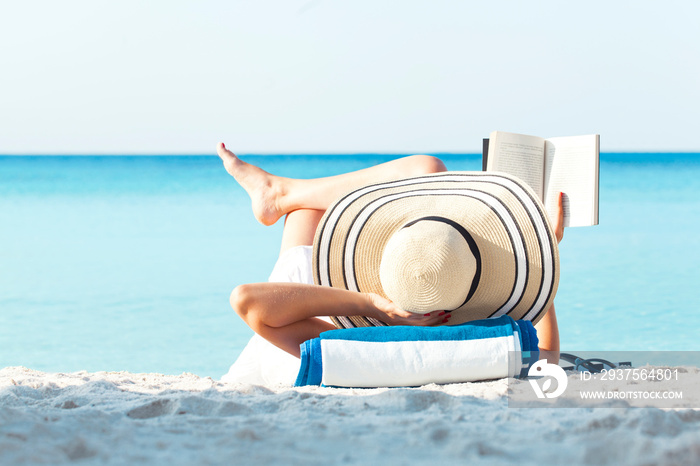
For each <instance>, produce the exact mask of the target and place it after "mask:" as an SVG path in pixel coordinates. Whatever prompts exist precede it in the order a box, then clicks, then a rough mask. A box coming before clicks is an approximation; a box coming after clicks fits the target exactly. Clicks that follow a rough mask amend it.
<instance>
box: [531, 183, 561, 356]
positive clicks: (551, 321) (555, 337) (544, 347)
mask: <svg viewBox="0 0 700 466" xmlns="http://www.w3.org/2000/svg"><path fill="white" fill-rule="evenodd" d="M563 198H564V193H559V202H558V205H557V207H558V209H557V211H558V215H557V218H556V219H554V225H553V227H554V235H555V236H556V237H557V242H561V240H562V238H564V206H563V204H562V201H563ZM535 329H536V330H537V338H538V339H539V340H540V342H539V348H540V359H546V360H547V362H549V363H550V364H559V326H558V325H557V314H556V313H555V312H554V304H552V306H551V307H550V308H549V309H548V310H547V313H546V314H545V315H544V317H542V319H541V320H540V321H539V322H537V325H535Z"/></svg>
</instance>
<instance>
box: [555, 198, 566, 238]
mask: <svg viewBox="0 0 700 466" xmlns="http://www.w3.org/2000/svg"><path fill="white" fill-rule="evenodd" d="M553 227H554V235H555V236H556V237H557V243H561V240H562V238H564V193H559V199H558V200H557V218H555V219H554V225H553Z"/></svg>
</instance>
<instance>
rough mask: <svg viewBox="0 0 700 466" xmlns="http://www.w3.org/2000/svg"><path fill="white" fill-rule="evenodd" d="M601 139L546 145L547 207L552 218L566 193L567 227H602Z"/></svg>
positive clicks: (568, 139) (594, 136) (575, 138)
mask: <svg viewBox="0 0 700 466" xmlns="http://www.w3.org/2000/svg"><path fill="white" fill-rule="evenodd" d="M599 152H600V151H599V137H598V135H597V134H592V135H588V136H572V137H563V138H550V139H548V140H547V142H546V144H545V180H544V184H545V190H544V191H545V192H544V196H545V197H544V205H545V208H546V209H547V213H548V214H549V217H550V218H554V217H555V216H556V213H557V198H558V196H559V193H560V192H563V193H564V226H567V227H569V226H571V227H576V226H590V225H597V224H598V165H599V163H598V160H599Z"/></svg>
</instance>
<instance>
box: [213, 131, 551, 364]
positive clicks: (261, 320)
mask: <svg viewBox="0 0 700 466" xmlns="http://www.w3.org/2000/svg"><path fill="white" fill-rule="evenodd" d="M217 153H218V155H219V157H221V159H222V161H223V164H224V167H225V168H226V171H227V172H228V173H229V174H230V175H232V176H233V177H234V178H235V179H236V181H237V182H238V183H239V184H240V185H241V186H242V187H243V188H244V189H245V190H246V192H247V193H248V195H249V196H250V198H251V201H252V210H253V214H254V215H255V218H256V219H257V220H258V221H259V222H260V223H262V224H263V225H272V224H274V223H275V222H277V221H278V220H279V219H280V218H281V217H282V216H286V219H285V224H284V230H283V234H282V241H281V250H280V257H279V260H278V263H277V265H276V266H275V270H274V271H273V274H272V276H271V277H270V282H268V283H254V284H245V285H239V286H237V287H236V288H235V289H234V290H233V292H232V293H231V299H230V301H231V306H232V307H233V309H234V310H235V311H236V312H237V313H238V315H239V316H240V317H241V318H242V319H243V320H244V321H245V322H246V323H247V324H248V326H250V328H251V329H252V330H253V331H255V333H256V334H257V335H260V336H261V337H263V338H264V339H265V340H267V341H268V342H270V343H272V344H273V345H275V346H276V347H278V348H281V349H282V350H284V351H286V352H287V353H289V354H291V355H294V356H296V357H297V358H298V357H299V345H300V344H301V343H302V342H304V341H306V340H309V339H312V338H315V337H318V335H319V334H320V333H321V332H324V331H326V330H332V329H335V328H336V326H335V325H333V323H331V322H329V321H328V320H327V319H324V318H323V316H366V317H368V318H372V319H376V320H378V321H380V322H383V323H386V324H388V325H423V326H428V325H441V324H449V323H450V319H451V317H452V314H451V313H450V312H445V311H444V310H442V309H434V310H431V311H430V312H424V313H420V314H419V313H415V312H408V311H405V310H403V309H401V308H399V307H398V306H397V305H396V304H394V303H393V302H391V301H390V300H388V299H386V298H384V297H382V296H380V295H378V294H375V293H361V292H356V291H349V290H344V289H339V288H331V287H326V286H316V285H313V283H314V281H313V277H312V273H311V246H312V244H313V242H314V235H315V234H316V230H317V227H318V225H319V221H320V220H321V218H322V217H323V215H324V213H325V211H326V209H328V208H329V207H330V206H331V205H332V204H333V203H334V202H335V201H336V200H337V199H338V198H339V197H340V196H342V195H344V194H346V193H348V192H349V191H352V190H354V189H357V188H361V187H364V186H369V185H375V184H377V183H383V182H387V181H390V180H400V179H405V178H410V177H416V176H420V175H426V174H434V173H441V172H445V171H446V170H447V169H446V168H445V165H444V164H443V162H442V161H441V160H439V159H438V158H435V157H432V156H426V155H414V156H410V157H405V158H401V159H396V160H392V161H390V162H386V163H383V164H380V165H376V166H373V167H370V168H366V169H362V170H359V171H355V172H350V173H345V174H341V175H336V176H330V177H326V178H317V179H292V178H284V177H279V176H275V175H272V174H270V173H268V172H266V171H264V170H262V169H261V168H259V167H256V166H254V165H251V164H248V163H246V162H244V161H242V160H240V159H239V158H238V157H236V155H235V154H233V153H232V152H231V151H229V150H228V149H226V147H225V146H224V144H223V143H220V144H219V145H218V147H217ZM552 223H553V225H552V228H553V231H554V234H555V235H556V241H557V242H558V241H561V239H562V236H563V233H564V227H563V210H562V206H561V196H560V200H559V215H558V217H557V218H555V219H553V222H552ZM555 246H556V245H555ZM283 282H287V283H283ZM552 298H553V296H552ZM319 317H321V318H319ZM535 328H536V329H537V333H538V337H539V347H540V350H541V352H542V357H546V358H547V359H548V360H549V361H550V362H558V358H559V332H558V327H557V319H556V314H555V311H554V305H553V304H552V305H551V306H549V308H548V309H547V312H546V313H544V316H543V317H541V319H540V320H539V322H538V323H537V324H536V327H535Z"/></svg>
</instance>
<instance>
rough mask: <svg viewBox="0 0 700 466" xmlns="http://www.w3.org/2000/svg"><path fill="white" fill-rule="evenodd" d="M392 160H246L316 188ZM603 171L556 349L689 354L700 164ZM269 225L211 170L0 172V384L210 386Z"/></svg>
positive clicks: (208, 163) (129, 160)
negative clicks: (38, 375) (175, 379)
mask: <svg viewBox="0 0 700 466" xmlns="http://www.w3.org/2000/svg"><path fill="white" fill-rule="evenodd" d="M396 157H398V155H396V156H390V155H329V156H321V155H312V156H299V155H296V156H248V157H245V156H244V157H242V158H243V159H244V160H247V161H250V162H252V163H255V164H258V165H260V166H262V167H263V168H264V169H266V170H268V171H271V172H273V173H276V174H280V175H285V176H291V177H299V178H312V177H319V176H327V175H333V174H337V173H342V172H345V171H348V170H354V169H359V168H363V167H366V166H370V165H373V164H376V163H379V162H383V161H387V160H390V159H393V158H396ZM440 157H441V158H442V159H443V160H444V161H445V163H446V164H447V166H448V168H449V169H452V170H479V169H480V166H481V157H480V155H475V154H466V155H455V154H448V155H440ZM600 168H601V171H600V173H601V174H600V225H598V226H596V227H586V228H572V229H568V230H567V231H566V234H565V237H564V241H563V242H562V245H561V257H562V276H561V284H560V288H559V293H558V295H557V298H556V301H555V303H556V308H557V315H558V319H559V325H560V332H561V339H562V348H563V349H564V350H566V349H569V350H591V351H603V350H649V351H656V350H693V351H698V350H700V341H699V339H698V337H697V335H698V328H700V305H699V304H698V298H699V297H700V296H699V295H700V292H699V291H698V286H699V285H698V283H699V282H700V280H699V279H700V272H699V267H698V264H700V240H698V231H700V196H699V195H700V154H646V153H645V154H602V155H601V167H600ZM278 223H279V224H278V225H275V226H272V227H264V226H262V225H259V224H258V223H256V221H255V220H254V219H253V216H252V214H251V212H250V207H249V200H248V198H247V195H246V194H245V192H244V191H243V190H242V189H241V188H240V187H239V186H238V185H237V184H236V183H235V181H234V180H233V179H232V178H231V177H229V176H228V174H227V173H226V172H225V171H224V170H223V168H222V166H221V163H220V161H219V159H218V158H217V157H216V156H119V157H117V156H111V157H110V156H95V157H91V156H41V157H30V156H4V157H0V367H4V366H18V365H19V366H27V367H30V368H33V369H38V370H42V371H51V372H57V371H62V372H64V371H78V370H88V371H102V370H104V371H120V370H126V371H131V372H160V373H166V374H179V373H182V372H192V373H195V374H198V375H200V376H211V377H214V378H218V377H220V376H221V375H222V374H224V373H225V372H226V371H227V370H228V367H229V365H230V364H231V363H232V362H233V361H234V359H235V358H236V356H237V355H238V353H239V352H240V351H241V349H242V348H243V346H244V345H245V343H246V342H247V340H248V338H249V337H250V335H251V334H252V332H251V331H250V330H249V329H248V328H247V327H246V325H245V324H243V323H242V322H241V321H240V320H239V319H238V318H237V316H235V314H234V313H233V311H231V309H230V308H229V304H228V296H229V293H230V290H231V289H232V288H233V287H234V286H236V285H237V284H240V283H246V282H255V281H265V280H266V279H267V276H268V274H269V272H270V270H271V269H272V266H273V264H274V262H275V259H276V256H277V253H278V245H279V238H280V235H281V229H282V222H278Z"/></svg>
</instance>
